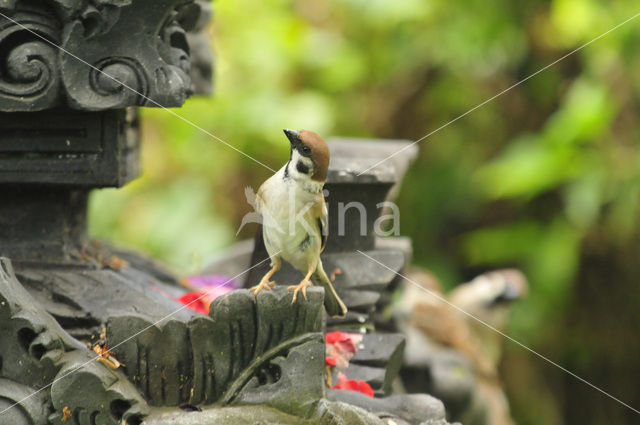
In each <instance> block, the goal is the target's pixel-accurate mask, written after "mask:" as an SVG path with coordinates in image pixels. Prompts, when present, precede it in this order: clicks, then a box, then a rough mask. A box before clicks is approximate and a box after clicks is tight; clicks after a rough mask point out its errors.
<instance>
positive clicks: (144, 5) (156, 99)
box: [0, 0, 208, 112]
mask: <svg viewBox="0 0 640 425" xmlns="http://www.w3.org/2000/svg"><path fill="white" fill-rule="evenodd" d="M202 5H203V4H202V3H199V2H198V3H196V2H194V1H193V0H191V1H189V0H187V1H185V0H136V1H133V0H96V1H82V2H80V1H77V2H76V1H74V2H72V1H67V0H49V1H39V2H27V1H17V0H5V1H3V2H2V3H0V13H2V14H3V15H5V16H6V17H3V16H0V50H2V51H3V52H6V53H4V54H3V55H2V57H0V70H2V71H0V111H10V112H15V111H39V110H43V109H50V108H54V107H58V106H69V107H71V108H74V109H82V110H89V111H98V110H107V109H118V108H123V107H126V106H164V107H175V106H181V105H182V104H183V103H184V101H185V100H186V98H187V97H188V96H189V95H190V94H192V93H193V92H194V87H193V84H192V81H191V75H190V73H191V60H190V48H189V44H188V42H187V36H186V33H187V31H189V30H191V29H193V28H194V27H195V26H196V25H197V24H199V23H200V24H199V25H201V27H202V24H201V22H202V21H200V19H199V15H200V13H201V10H202V9H201V6H202ZM56 46H57V47H56ZM58 47H59V48H60V49H59V48H58ZM206 60H207V59H206V58H203V61H204V64H205V66H199V67H198V70H199V72H198V78H199V80H202V79H203V78H204V79H205V80H206V78H207V77H208V76H207V75H206V71H205V72H203V70H204V68H205V67H206ZM116 80H117V81H116ZM200 85H201V86H202V85H203V84H202V82H201V84H200ZM203 91H206V87H204V90H203Z"/></svg>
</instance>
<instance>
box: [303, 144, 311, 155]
mask: <svg viewBox="0 0 640 425" xmlns="http://www.w3.org/2000/svg"><path fill="white" fill-rule="evenodd" d="M302 153H303V154H304V155H311V148H310V147H309V146H306V145H304V146H302Z"/></svg>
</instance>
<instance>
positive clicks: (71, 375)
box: [0, 258, 148, 425]
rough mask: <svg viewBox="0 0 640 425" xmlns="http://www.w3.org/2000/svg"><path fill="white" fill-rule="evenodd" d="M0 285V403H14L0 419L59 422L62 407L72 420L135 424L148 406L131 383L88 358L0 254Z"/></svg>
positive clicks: (88, 353) (5, 405)
mask: <svg viewBox="0 0 640 425" xmlns="http://www.w3.org/2000/svg"><path fill="white" fill-rule="evenodd" d="M0 289H1V290H0V329H1V331H0V376H1V378H0V406H1V407H2V410H4V409H7V408H9V407H11V406H12V405H14V404H15V403H18V405H17V406H15V407H12V408H11V409H9V410H7V412H4V413H3V414H2V415H3V416H2V418H0V419H1V421H0V423H3V424H4V423H7V424H9V423H11V424H21V423H25V424H34V425H44V424H48V423H51V424H60V423H62V422H64V421H66V418H65V416H64V413H63V411H68V412H69V414H70V415H71V416H70V417H72V418H74V419H73V421H74V422H72V423H75V424H94V423H104V424H109V425H116V424H118V423H121V421H122V420H123V419H124V420H127V421H128V422H129V424H131V425H134V424H136V423H137V424H139V423H140V420H141V418H142V416H143V415H145V414H146V413H147V411H148V407H147V405H146V402H145V401H144V400H143V399H142V398H141V397H140V396H139V395H138V393H137V391H136V390H135V388H134V387H133V385H131V384H130V383H129V382H128V381H127V380H126V379H125V377H124V375H123V374H122V373H121V372H116V371H113V370H110V369H107V368H106V367H105V366H103V365H102V364H101V363H98V362H95V361H92V359H93V357H94V355H92V352H91V351H90V350H88V349H87V347H86V345H84V344H82V343H81V342H80V341H77V340H75V339H74V338H72V337H71V336H69V335H68V334H67V333H66V332H65V331H64V330H63V329H62V328H61V327H60V325H59V324H58V322H57V321H56V320H55V319H54V318H53V317H51V316H50V315H49V314H48V313H46V312H45V311H43V310H42V309H41V307H40V306H39V304H38V303H37V302H36V301H35V300H34V299H33V298H32V297H31V295H30V294H29V293H28V292H27V291H26V290H25V289H24V288H23V287H22V285H21V284H20V282H18V280H17V279H16V276H15V274H14V271H13V267H12V266H11V263H10V261H9V260H8V259H6V258H0ZM14 409H15V410H14ZM4 415H7V416H4ZM47 415H48V420H49V422H47V421H46V418H47ZM9 418H11V421H9ZM63 419H64V421H63ZM96 421H98V422H96Z"/></svg>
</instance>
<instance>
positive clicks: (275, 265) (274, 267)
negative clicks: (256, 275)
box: [249, 257, 282, 297]
mask: <svg viewBox="0 0 640 425" xmlns="http://www.w3.org/2000/svg"><path fill="white" fill-rule="evenodd" d="M281 265H282V262H281V261H280V257H274V258H273V260H272V261H271V270H269V271H268V272H267V274H265V275H264V276H262V279H260V283H258V284H257V285H256V286H254V287H252V288H251V289H249V292H252V293H253V295H255V296H256V297H257V296H258V294H259V293H260V291H262V290H263V289H267V290H270V289H271V288H273V287H274V286H276V283H275V282H270V281H269V279H271V276H273V275H274V274H275V272H277V271H278V270H280V266H281Z"/></svg>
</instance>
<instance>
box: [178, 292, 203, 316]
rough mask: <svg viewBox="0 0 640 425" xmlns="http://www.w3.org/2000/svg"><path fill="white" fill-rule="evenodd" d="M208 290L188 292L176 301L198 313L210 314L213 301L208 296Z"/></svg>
mask: <svg viewBox="0 0 640 425" xmlns="http://www.w3.org/2000/svg"><path fill="white" fill-rule="evenodd" d="M205 294H206V292H186V293H184V294H182V296H180V297H179V298H176V301H178V302H180V303H181V304H183V305H185V306H187V308H190V309H191V310H193V311H195V312H196V313H202V314H209V304H211V302H210V301H209V300H208V299H207V297H206V295H205Z"/></svg>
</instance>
